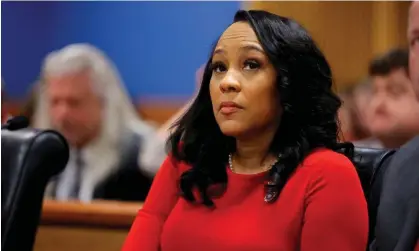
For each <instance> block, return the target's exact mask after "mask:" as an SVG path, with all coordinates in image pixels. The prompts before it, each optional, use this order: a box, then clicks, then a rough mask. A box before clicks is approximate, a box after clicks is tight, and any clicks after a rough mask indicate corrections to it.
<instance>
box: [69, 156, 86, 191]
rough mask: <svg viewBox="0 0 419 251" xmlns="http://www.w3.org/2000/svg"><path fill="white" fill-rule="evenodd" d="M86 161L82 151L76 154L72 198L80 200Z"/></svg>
mask: <svg viewBox="0 0 419 251" xmlns="http://www.w3.org/2000/svg"><path fill="white" fill-rule="evenodd" d="M83 167H84V161H83V157H82V154H81V152H80V151H77V152H76V159H75V171H74V183H73V184H74V185H73V189H72V190H71V193H70V198H72V199H79V192H80V184H81V179H82V173H83Z"/></svg>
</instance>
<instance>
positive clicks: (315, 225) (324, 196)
mask: <svg viewBox="0 0 419 251" xmlns="http://www.w3.org/2000/svg"><path fill="white" fill-rule="evenodd" d="M326 155H328V156H326V157H325V158H324V159H319V161H316V163H313V165H315V166H316V167H314V166H313V168H312V170H313V174H312V177H313V178H312V179H311V182H310V184H309V185H308V187H307V193H306V204H305V205H306V210H305V215H304V225H303V229H302V236H301V249H300V250H301V251H318V250H339V251H359V250H365V249H366V247H367V239H368V210H367V203H366V200H365V197H364V194H363V191H362V187H361V184H360V181H359V178H358V175H357V173H356V170H355V168H354V166H353V165H352V163H351V162H350V161H349V160H348V159H347V158H345V157H344V156H342V155H337V154H336V155H335V154H334V155H333V156H330V155H329V154H326ZM332 157H333V158H332Z"/></svg>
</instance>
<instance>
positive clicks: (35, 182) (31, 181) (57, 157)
mask: <svg viewBox="0 0 419 251" xmlns="http://www.w3.org/2000/svg"><path fill="white" fill-rule="evenodd" d="M1 148H2V156H1V166H2V168H1V216H2V221H1V227H2V231H1V249H2V250H5V251H12V250H19V251H29V250H32V248H33V243H34V239H35V235H36V231H37V227H38V224H39V219H40V213H41V209H42V202H43V197H44V192H45V187H46V185H47V182H48V180H49V179H50V178H51V177H52V176H53V175H56V174H58V173H60V172H62V171H63V170H64V168H65V166H66V164H67V161H68V158H69V147H68V144H67V142H66V140H65V139H64V137H62V136H61V135H60V134H59V133H57V132H55V131H52V130H44V131H41V130H34V129H21V130H16V131H8V130H2V132H1Z"/></svg>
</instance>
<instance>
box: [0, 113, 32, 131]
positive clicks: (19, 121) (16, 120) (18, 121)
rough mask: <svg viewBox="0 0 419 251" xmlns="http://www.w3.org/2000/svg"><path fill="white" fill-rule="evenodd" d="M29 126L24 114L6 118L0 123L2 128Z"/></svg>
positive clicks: (11, 129)
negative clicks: (4, 122)
mask: <svg viewBox="0 0 419 251" xmlns="http://www.w3.org/2000/svg"><path fill="white" fill-rule="evenodd" d="M28 126H29V120H28V119H27V118H26V117H24V116H16V117H12V118H10V119H8V120H7V121H6V124H4V125H1V129H2V130H10V131H15V130H19V129H23V128H26V127H28Z"/></svg>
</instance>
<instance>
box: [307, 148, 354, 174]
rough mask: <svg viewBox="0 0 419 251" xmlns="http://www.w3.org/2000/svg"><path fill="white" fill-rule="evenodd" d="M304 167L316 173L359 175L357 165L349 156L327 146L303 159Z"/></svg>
mask: <svg viewBox="0 0 419 251" xmlns="http://www.w3.org/2000/svg"><path fill="white" fill-rule="evenodd" d="M302 167H304V169H307V171H310V172H316V173H319V172H320V173H323V174H332V175H338V174H339V173H340V174H345V175H351V176H357V172H356V169H355V166H354V165H353V163H352V161H351V160H350V159H349V158H348V157H347V156H345V155H343V154H341V153H338V152H335V151H333V150H330V149H325V148H321V149H317V150H315V151H313V152H312V153H311V154H309V155H308V156H307V157H306V158H305V160H304V161H303V163H302Z"/></svg>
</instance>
